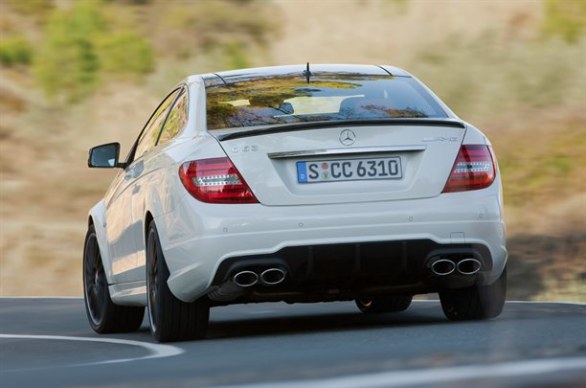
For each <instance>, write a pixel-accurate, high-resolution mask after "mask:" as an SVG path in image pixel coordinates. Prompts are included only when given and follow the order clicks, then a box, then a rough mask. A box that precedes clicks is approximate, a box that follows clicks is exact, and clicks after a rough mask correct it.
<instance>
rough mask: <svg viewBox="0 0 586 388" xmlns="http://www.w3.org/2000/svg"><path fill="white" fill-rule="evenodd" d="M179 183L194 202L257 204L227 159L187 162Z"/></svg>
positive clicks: (180, 170) (180, 168) (184, 164)
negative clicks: (195, 200)
mask: <svg viewBox="0 0 586 388" xmlns="http://www.w3.org/2000/svg"><path fill="white" fill-rule="evenodd" d="M179 179H181V183H183V186H185V188H186V189H187V191H188V192H189V194H191V195H192V196H193V197H194V198H196V199H198V200H200V201H202V202H208V203H258V200H257V199H256V197H255V196H254V194H253V193H252V191H250V188H249V187H248V185H247V184H246V182H245V181H244V179H243V178H242V176H241V175H240V173H239V172H238V170H237V169H236V167H234V165H233V164H232V162H231V161H230V159H228V158H213V159H202V160H195V161H192V162H186V163H183V164H182V165H181V167H179Z"/></svg>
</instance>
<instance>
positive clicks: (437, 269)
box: [431, 259, 456, 276]
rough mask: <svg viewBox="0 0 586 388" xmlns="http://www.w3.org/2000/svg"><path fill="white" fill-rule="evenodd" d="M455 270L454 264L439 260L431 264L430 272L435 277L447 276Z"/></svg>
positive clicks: (446, 260)
mask: <svg viewBox="0 0 586 388" xmlns="http://www.w3.org/2000/svg"><path fill="white" fill-rule="evenodd" d="M455 270H456V263H454V262H453V261H452V260H448V259H439V260H436V261H434V262H433V263H431V272H433V274H434V275H437V276H447V275H450V274H452V273H453V272H454V271H455Z"/></svg>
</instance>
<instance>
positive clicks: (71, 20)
mask: <svg viewBox="0 0 586 388" xmlns="http://www.w3.org/2000/svg"><path fill="white" fill-rule="evenodd" d="M109 6H111V7H115V6H114V5H109V4H108V3H107V2H103V1H100V0H77V1H76V2H74V3H72V7H71V8H68V9H55V10H54V11H53V12H52V13H51V14H50V15H49V18H48V20H47V23H46V25H45V27H44V31H43V32H44V39H43V41H42V42H41V45H40V47H39V50H38V54H37V55H36V56H35V60H34V68H33V70H34V74H35V76H36V78H37V80H38V81H39V83H40V85H41V87H42V88H43V90H44V91H45V92H46V94H47V95H48V96H49V97H52V98H55V97H59V98H60V99H64V100H66V101H68V102H74V101H78V100H80V99H81V98H83V97H86V96H87V95H89V94H90V93H92V92H93V91H94V90H95V89H96V88H97V86H98V85H99V81H100V79H101V78H102V77H103V75H105V74H104V73H107V74H120V75H123V76H127V75H132V74H139V75H140V74H145V73H147V72H149V71H151V70H153V69H154V66H155V56H154V53H153V50H152V48H151V45H150V42H149V41H148V40H146V39H144V38H142V37H140V36H139V35H138V34H136V33H134V32H131V30H128V29H129V28H130V29H131V28H132V27H133V26H132V24H130V25H126V26H125V27H124V28H126V30H124V31H116V27H118V25H117V24H116V23H115V22H113V21H112V20H111V18H109V17H108V15H110V16H111V13H110V14H109V13H108V11H109V9H108V7H109ZM112 10H113V11H114V10H115V8H113V9H112Z"/></svg>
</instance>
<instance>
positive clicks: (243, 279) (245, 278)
mask: <svg viewBox="0 0 586 388" xmlns="http://www.w3.org/2000/svg"><path fill="white" fill-rule="evenodd" d="M232 281H233V282H234V284H236V285H237V286H238V287H242V288H247V287H252V286H254V285H255V284H256V283H258V275H257V274H256V273H254V272H252V271H240V272H238V273H236V275H234V276H233V277H232Z"/></svg>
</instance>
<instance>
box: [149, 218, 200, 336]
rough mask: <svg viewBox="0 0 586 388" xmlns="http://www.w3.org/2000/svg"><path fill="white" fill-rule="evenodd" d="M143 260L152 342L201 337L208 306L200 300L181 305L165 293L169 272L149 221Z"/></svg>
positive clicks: (152, 223) (154, 227) (153, 224)
mask: <svg viewBox="0 0 586 388" xmlns="http://www.w3.org/2000/svg"><path fill="white" fill-rule="evenodd" d="M146 260H147V265H146V267H147V269H146V270H147V302H148V311H149V320H150V323H151V333H152V334H153V336H154V337H155V339H156V340H157V341H159V342H170V341H182V340H192V339H200V338H203V337H205V334H206V331H207V327H208V320H209V314H210V308H209V304H208V303H207V300H205V299H204V298H200V299H198V300H196V301H195V302H192V303H185V302H182V301H180V300H179V299H177V298H176V297H175V296H174V295H173V294H172V293H171V290H169V286H168V285H167V280H168V279H169V269H168V267H167V264H166V262H165V257H164V256H163V251H162V249H161V243H160V241H159V234H158V232H157V228H156V226H155V223H154V221H151V223H150V225H149V229H148V234H147V245H146Z"/></svg>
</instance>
